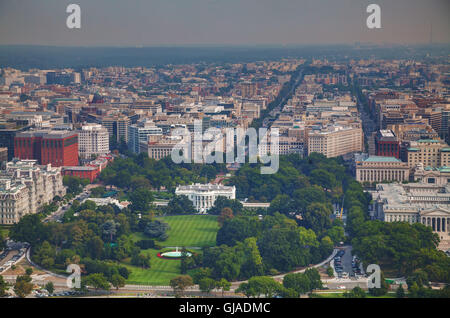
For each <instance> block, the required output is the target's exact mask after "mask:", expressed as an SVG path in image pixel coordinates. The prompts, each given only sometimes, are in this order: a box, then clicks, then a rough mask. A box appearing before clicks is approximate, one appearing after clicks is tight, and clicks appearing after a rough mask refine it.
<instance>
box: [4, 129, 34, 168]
mask: <svg viewBox="0 0 450 318" xmlns="http://www.w3.org/2000/svg"><path fill="white" fill-rule="evenodd" d="M29 128H30V127H29V126H17V125H16V124H15V123H10V122H8V123H0V147H5V148H8V160H12V158H14V137H15V136H16V133H19V132H22V131H26V130H27V129H29Z"/></svg>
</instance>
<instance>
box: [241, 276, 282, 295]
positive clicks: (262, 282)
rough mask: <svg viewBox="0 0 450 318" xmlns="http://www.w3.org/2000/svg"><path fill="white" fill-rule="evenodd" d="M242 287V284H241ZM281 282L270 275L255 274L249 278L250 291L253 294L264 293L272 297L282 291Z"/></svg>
mask: <svg viewBox="0 0 450 318" xmlns="http://www.w3.org/2000/svg"><path fill="white" fill-rule="evenodd" d="M239 287H240V286H239ZM281 287H282V286H281V284H280V283H278V282H277V281H275V280H274V279H273V278H272V277H268V276H253V277H252V278H250V279H249V280H248V286H247V287H246V288H248V291H249V292H250V294H251V295H252V296H260V295H264V296H265V297H266V298H272V297H273V296H275V295H276V294H278V292H279V291H280V288H281Z"/></svg>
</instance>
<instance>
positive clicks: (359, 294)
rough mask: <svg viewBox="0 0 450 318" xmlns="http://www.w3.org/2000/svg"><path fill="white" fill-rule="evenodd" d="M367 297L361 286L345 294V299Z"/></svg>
mask: <svg viewBox="0 0 450 318" xmlns="http://www.w3.org/2000/svg"><path fill="white" fill-rule="evenodd" d="M366 296H367V295H366V292H365V291H364V290H363V289H362V288H361V287H359V286H356V287H355V288H353V289H352V290H351V291H350V292H346V293H344V297H345V298H366Z"/></svg>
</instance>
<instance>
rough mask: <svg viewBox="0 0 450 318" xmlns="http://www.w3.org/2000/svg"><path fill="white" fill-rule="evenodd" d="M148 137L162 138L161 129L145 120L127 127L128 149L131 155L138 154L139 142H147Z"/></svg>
mask: <svg viewBox="0 0 450 318" xmlns="http://www.w3.org/2000/svg"><path fill="white" fill-rule="evenodd" d="M149 136H162V128H160V127H156V126H155V124H154V123H153V122H152V121H150V120H146V119H144V120H141V121H138V122H137V124H135V125H130V126H128V149H129V150H130V151H131V152H133V153H140V144H141V142H144V143H146V142H148V137H149Z"/></svg>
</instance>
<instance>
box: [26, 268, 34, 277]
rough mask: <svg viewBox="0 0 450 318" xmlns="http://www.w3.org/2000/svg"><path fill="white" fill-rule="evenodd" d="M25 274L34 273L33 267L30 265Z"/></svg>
mask: <svg viewBox="0 0 450 318" xmlns="http://www.w3.org/2000/svg"><path fill="white" fill-rule="evenodd" d="M25 274H26V275H28V276H31V274H33V269H32V268H31V267H28V268H27V269H26V270H25Z"/></svg>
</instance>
